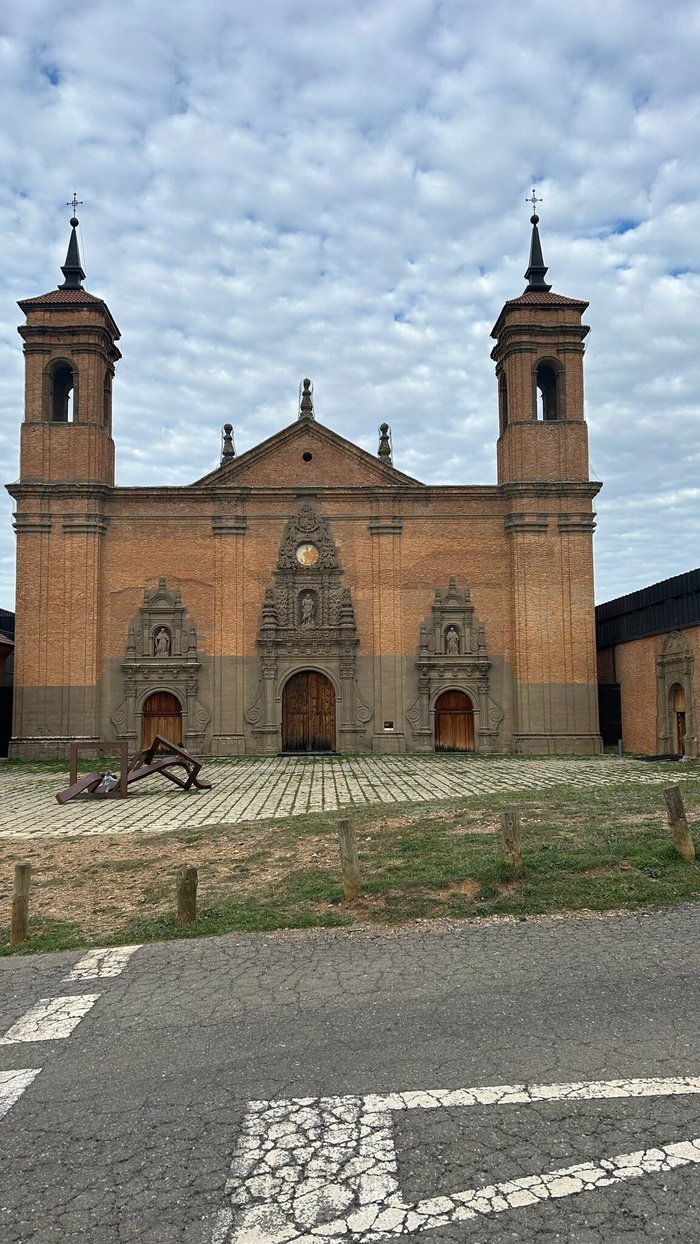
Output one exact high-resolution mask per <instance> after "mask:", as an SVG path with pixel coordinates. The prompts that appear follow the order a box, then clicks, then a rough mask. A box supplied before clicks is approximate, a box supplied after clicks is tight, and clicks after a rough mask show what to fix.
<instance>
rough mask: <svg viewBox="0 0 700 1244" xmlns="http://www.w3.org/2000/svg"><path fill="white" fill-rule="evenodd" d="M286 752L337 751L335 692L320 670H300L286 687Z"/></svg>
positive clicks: (284, 704)
mask: <svg viewBox="0 0 700 1244" xmlns="http://www.w3.org/2000/svg"><path fill="white" fill-rule="evenodd" d="M282 751H283V752H333V751H335V690H334V688H333V684H332V682H331V680H330V678H327V677H326V675H325V674H321V673H320V672H319V671H318V670H299V671H298V673H296V674H292V676H291V678H289V679H288V680H287V682H286V683H285V685H284V690H283V692H282Z"/></svg>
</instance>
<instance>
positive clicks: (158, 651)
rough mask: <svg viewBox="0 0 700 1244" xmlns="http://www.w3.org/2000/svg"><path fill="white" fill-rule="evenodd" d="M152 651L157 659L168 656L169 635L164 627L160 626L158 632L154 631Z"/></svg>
mask: <svg viewBox="0 0 700 1244" xmlns="http://www.w3.org/2000/svg"><path fill="white" fill-rule="evenodd" d="M154 650H155V655H156V656H157V657H169V656H170V635H169V634H168V632H167V631H166V629H165V627H164V626H161V628H160V630H159V631H156V636H155V640H154Z"/></svg>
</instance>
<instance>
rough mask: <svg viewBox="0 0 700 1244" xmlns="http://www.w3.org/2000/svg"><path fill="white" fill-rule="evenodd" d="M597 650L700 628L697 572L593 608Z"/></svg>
mask: <svg viewBox="0 0 700 1244" xmlns="http://www.w3.org/2000/svg"><path fill="white" fill-rule="evenodd" d="M595 621H596V638H597V643H598V647H599V648H611V647H612V646H613V645H614V644H624V643H629V642H630V640H633V639H644V638H645V637H646V636H648V635H663V634H665V633H666V632H667V631H678V630H682V629H683V628H684V627H688V626H698V625H700V569H698V570H688V571H686V573H685V574H678V575H674V577H673V578H672V579H663V580H662V581H661V582H660V583H652V584H651V586H650V587H643V588H640V590H639V591H638V592H630V593H629V595H627V596H617V597H616V598H615V600H608V601H605V603H604V604H602V605H597V606H596V611H595Z"/></svg>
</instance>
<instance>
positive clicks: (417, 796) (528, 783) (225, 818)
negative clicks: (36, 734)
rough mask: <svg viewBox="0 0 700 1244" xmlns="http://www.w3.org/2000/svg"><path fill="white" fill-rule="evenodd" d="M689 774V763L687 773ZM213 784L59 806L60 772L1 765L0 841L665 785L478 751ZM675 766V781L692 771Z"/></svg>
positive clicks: (161, 787) (298, 760)
mask: <svg viewBox="0 0 700 1244" xmlns="http://www.w3.org/2000/svg"><path fill="white" fill-rule="evenodd" d="M692 772H693V773H694V770H693V771H692ZM205 775H206V776H207V778H209V780H210V781H211V782H212V783H213V788H212V790H210V791H188V792H182V791H179V790H177V789H175V788H174V787H170V788H169V787H168V785H167V784H166V783H165V782H164V781H163V779H159V778H158V777H153V778H150V779H147V780H146V781H145V782H143V783H140V784H139V785H138V786H137V787H136V788H134V789H133V790H132V791H131V793H130V794H129V796H128V798H127V799H108V800H88V799H84V798H81V799H78V800H75V801H74V802H73V803H69V804H65V805H64V806H63V807H61V806H60V805H59V804H58V803H56V799H55V795H56V792H57V791H59V790H61V789H62V788H64V787H65V786H66V785H67V782H68V773H67V769H66V775H65V778H63V777H62V775H61V774H60V773H52V772H47V771H46V770H45V769H41V768H36V769H35V768H32V767H29V766H26V767H25V766H22V767H21V768H16V767H15V766H13V765H7V766H2V765H0V838H37V837H40V836H41V835H46V834H49V835H56V836H64V835H65V836H69V835H79V834H81V835H82V834H117V833H136V832H145V833H167V832H168V831H170V830H175V829H183V828H188V827H193V828H195V827H198V826H203V825H230V824H232V823H234V822H237V821H251V820H252V821H255V820H262V819H265V818H269V817H275V818H282V817H289V816H303V815H304V814H306V813H308V812H320V811H324V810H328V811H336V810H337V809H338V808H342V807H348V806H352V805H367V804H394V803H407V802H408V803H428V802H430V801H432V800H437V799H450V798H458V797H463V796H467V795H486V794H500V793H501V792H503V791H513V792H517V791H530V790H545V789H547V788H548V787H557V786H563V785H569V786H572V787H575V788H583V787H596V786H608V785H616V784H618V783H625V782H629V783H634V784H635V785H640V784H644V785H658V784H660V783H665V784H668V781H669V771H668V767H667V766H666V765H664V766H662V767H658V766H656V765H650V764H646V763H644V762H643V761H637V760H627V759H620V758H618V757H611V756H602V757H595V758H590V759H575V758H572V759H569V758H557V759H542V760H536V759H533V760H529V759H524V758H522V759H521V758H516V757H503V758H500V757H499V758H490V759H482V758H479V757H476V756H450V755H445V756H432V755H431V756H415V755H405V756H332V757H331V756H329V757H316V756H314V757H298V756H270V757H246V758H241V759H236V760H226V761H215V762H210V763H209V764H207V765H206V766H205ZM691 775H692V774H691V771H690V770H687V769H685V768H684V767H683V766H681V765H678V766H676V767H675V768H674V770H673V780H674V781H678V780H682V779H683V778H684V777H690V776H691Z"/></svg>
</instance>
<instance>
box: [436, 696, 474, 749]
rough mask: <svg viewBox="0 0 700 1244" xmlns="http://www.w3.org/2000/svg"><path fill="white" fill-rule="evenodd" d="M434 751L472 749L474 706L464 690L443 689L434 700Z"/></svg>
mask: <svg viewBox="0 0 700 1244" xmlns="http://www.w3.org/2000/svg"><path fill="white" fill-rule="evenodd" d="M435 751H436V752H473V751H474V708H473V706H472V702H471V700H470V699H469V696H468V695H466V694H465V692H464V691H443V693H442V695H440V696H438V698H437V700H436V702H435Z"/></svg>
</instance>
